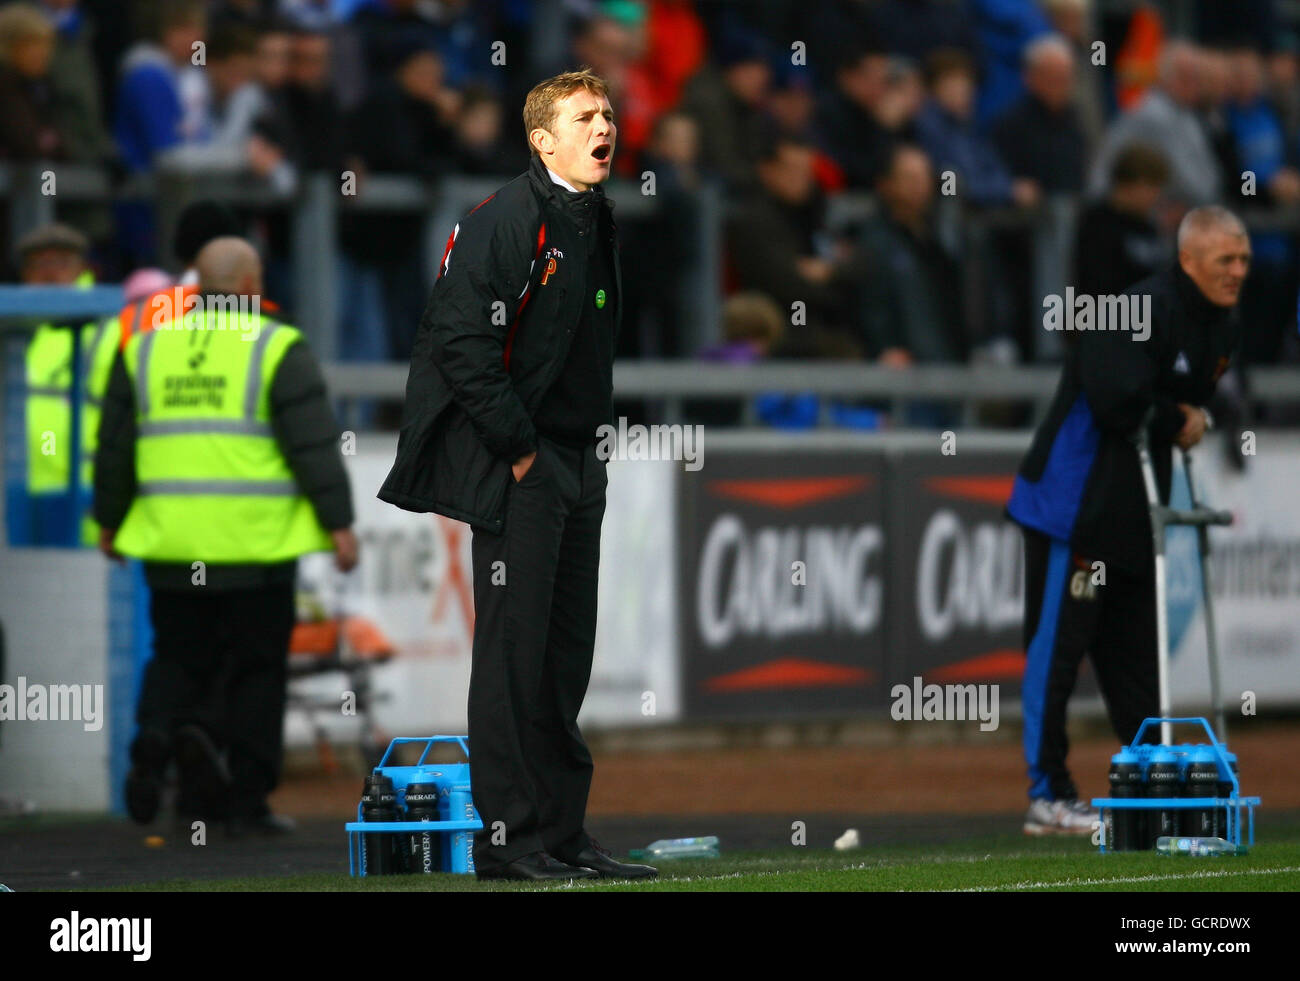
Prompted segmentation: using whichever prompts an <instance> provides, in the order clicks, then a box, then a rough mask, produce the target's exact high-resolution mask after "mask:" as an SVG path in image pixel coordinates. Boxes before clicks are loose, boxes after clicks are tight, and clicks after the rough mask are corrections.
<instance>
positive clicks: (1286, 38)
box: [1266, 31, 1300, 146]
mask: <svg viewBox="0 0 1300 981" xmlns="http://www.w3.org/2000/svg"><path fill="white" fill-rule="evenodd" d="M1275 43H1276V47H1275V48H1274V49H1273V50H1272V51H1270V52H1269V53H1268V55H1267V56H1266V57H1267V61H1268V68H1267V71H1268V92H1269V97H1270V98H1271V99H1272V101H1273V105H1274V107H1276V109H1277V113H1278V117H1279V118H1280V119H1281V121H1282V128H1283V130H1284V132H1285V133H1286V144H1287V146H1296V145H1297V144H1298V143H1300V57H1297V52H1298V51H1300V40H1298V39H1297V37H1296V35H1295V34H1294V33H1292V32H1289V31H1287V32H1282V33H1280V34H1279V35H1278V36H1277V38H1276V39H1275Z"/></svg>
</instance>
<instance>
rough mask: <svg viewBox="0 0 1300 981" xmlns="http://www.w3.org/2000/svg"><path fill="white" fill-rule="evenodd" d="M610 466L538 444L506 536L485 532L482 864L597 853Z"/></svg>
mask: <svg viewBox="0 0 1300 981" xmlns="http://www.w3.org/2000/svg"><path fill="white" fill-rule="evenodd" d="M607 483H608V478H607V477H606V473H605V463H604V461H602V460H599V459H597V457H596V450H595V447H594V445H593V446H588V447H586V448H584V449H573V448H570V447H567V446H562V445H560V444H559V443H555V442H552V441H551V440H549V439H546V438H545V437H541V438H540V439H539V445H538V450H537V457H536V459H535V460H534V461H533V463H532V466H531V467H529V469H528V472H527V473H526V474H524V477H523V480H521V481H519V482H517V483H515V482H513V481H512V483H511V485H510V488H509V490H508V491H507V498H506V519H505V525H504V527H503V529H502V531H501V533H500V534H493V533H491V532H487V531H483V530H481V529H477V528H476V529H475V530H474V533H473V534H474V538H473V546H472V552H473V557H474V608H475V622H474V657H473V667H472V669H471V672H470V681H469V749H470V761H471V762H470V772H471V784H472V787H473V794H474V806H475V807H477V808H478V813H479V817H480V818H482V820H483V830H482V831H480V832H478V833H476V835H475V837H474V864H475V867H476V868H477V869H478V870H480V871H485V870H488V869H492V868H495V867H497V866H500V865H504V864H505V863H507V862H511V861H513V860H514V859H516V858H519V857H521V856H523V855H527V854H529V853H531V852H536V851H547V852H550V853H551V854H553V855H556V856H557V857H563V856H564V855H565V854H571V853H573V852H576V851H579V850H581V849H582V848H583V847H585V846H586V844H587V838H586V833H585V831H584V830H583V821H584V816H585V814H586V810H587V793H588V791H589V790H590V788H591V773H592V762H591V753H590V752H588V750H587V744H586V743H585V742H584V741H583V739H582V733H581V732H579V731H578V710H579V709H580V708H581V707H582V700H583V697H584V696H585V695H586V693H587V682H588V679H589V678H590V676H591V658H592V649H593V646H594V644H595V639H596V586H597V575H598V571H599V564H600V526H601V521H602V519H603V518H604V515H605V488H606V485H607Z"/></svg>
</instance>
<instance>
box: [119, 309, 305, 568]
mask: <svg viewBox="0 0 1300 981" xmlns="http://www.w3.org/2000/svg"><path fill="white" fill-rule="evenodd" d="M235 318H239V320H238V329H235V327H234V326H233V325H234V322H235ZM251 320H252V318H250V317H249V316H248V315H247V314H238V313H233V312H231V313H224V312H222V313H218V314H217V315H216V316H215V318H214V317H213V316H208V317H206V318H205V317H204V316H203V315H202V314H200V313H198V312H194V313H191V314H188V315H186V316H185V317H183V318H181V319H179V320H177V321H173V322H171V323H169V324H166V325H162V326H159V327H155V328H154V329H153V330H150V331H147V332H145V333H143V334H139V335H136V336H134V337H132V338H131V340H130V341H129V342H128V344H127V348H126V351H125V354H124V359H125V363H126V367H127V373H128V375H129V376H130V378H131V383H132V386H133V390H134V392H135V396H136V413H137V423H138V442H137V444H136V478H137V482H138V483H137V493H136V498H135V500H134V501H133V502H132V504H131V509H130V511H129V512H128V514H127V517H126V520H125V521H124V522H123V523H122V528H121V529H120V530H119V532H118V535H117V538H116V540H115V545H116V547H117V549H118V550H119V551H121V552H122V553H123V554H125V555H133V556H136V557H138V558H142V559H147V560H153V561H159V562H184V563H187V564H190V563H193V562H197V561H202V562H215V563H235V562H238V563H253V562H280V561H286V560H288V559H292V558H296V557H297V556H299V555H302V554H304V553H306V552H313V551H322V550H325V549H328V548H329V547H330V540H329V536H328V534H327V533H326V532H325V530H324V529H323V528H321V526H320V523H319V522H318V521H317V520H316V516H315V512H314V511H313V509H312V507H311V503H310V502H309V501H308V500H307V498H306V497H305V496H303V494H302V493H301V492H300V491H299V490H298V488H297V485H296V483H295V481H294V478H293V473H292V471H291V470H290V469H289V465H288V463H287V462H286V461H285V459H284V456H283V454H281V452H280V449H279V446H278V445H277V443H276V441H275V436H274V433H273V431H272V427H271V421H270V405H269V392H270V385H271V381H272V379H274V377H275V372H276V369H277V368H278V367H279V364H280V361H281V359H282V358H283V357H284V354H285V352H286V351H288V349H289V348H290V347H291V346H292V345H293V344H294V343H295V342H296V341H297V340H298V339H299V338H300V337H301V336H302V335H301V334H300V333H299V332H298V331H297V330H296V329H294V328H293V327H289V326H286V325H283V324H277V323H275V322H274V321H270V320H266V319H265V318H261V317H258V318H257V320H256V323H251ZM250 327H251V329H255V330H256V334H255V335H253V336H252V338H251V339H249V336H248V335H249V333H250V331H249V329H248V328H250Z"/></svg>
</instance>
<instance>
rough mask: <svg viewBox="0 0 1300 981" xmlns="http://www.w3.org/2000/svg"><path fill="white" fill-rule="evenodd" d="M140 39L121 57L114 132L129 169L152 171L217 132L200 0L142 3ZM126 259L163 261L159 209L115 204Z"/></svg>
mask: <svg viewBox="0 0 1300 981" xmlns="http://www.w3.org/2000/svg"><path fill="white" fill-rule="evenodd" d="M133 10H134V13H135V17H136V28H137V35H136V36H137V37H140V38H142V40H140V41H139V42H137V43H136V44H134V45H132V46H131V47H130V48H128V49H127V51H126V53H125V54H124V55H123V56H122V64H121V70H120V73H119V78H118V86H117V100H116V109H115V118H114V122H113V136H114V138H115V139H116V141H117V146H118V150H119V151H120V152H121V159H122V163H123V164H124V165H125V167H126V169H127V170H128V171H129V172H131V173H146V172H149V171H151V170H153V168H154V166H155V164H156V163H157V158H158V156H159V155H160V154H161V153H163V152H165V151H167V150H171V149H173V148H175V147H180V146H187V145H193V144H197V143H201V142H204V141H206V140H208V139H210V138H211V136H212V119H211V89H210V87H209V84H208V76H207V72H206V71H205V70H204V69H203V68H200V67H198V66H199V63H201V62H202V61H203V60H204V59H205V57H206V49H205V45H206V39H207V17H206V12H205V10H206V8H205V6H204V4H203V3H201V2H200V0H170V2H164V0H136V4H135V7H134V8H133ZM114 210H115V213H116V215H117V224H118V237H119V243H120V245H121V249H122V252H123V260H124V262H125V263H126V264H127V265H128V267H131V266H138V265H150V264H153V263H154V262H155V261H156V260H157V259H158V254H157V243H156V233H155V229H154V216H153V206H152V204H151V203H149V202H145V201H124V202H121V203H119V204H117V205H116V206H115V209H114Z"/></svg>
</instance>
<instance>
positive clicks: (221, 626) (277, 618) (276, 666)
mask: <svg viewBox="0 0 1300 981" xmlns="http://www.w3.org/2000/svg"><path fill="white" fill-rule="evenodd" d="M149 614H150V619H151V620H152V621H153V631H154V640H153V651H154V655H153V658H152V660H150V662H149V664H148V666H147V667H146V668H145V672H144V682H143V684H142V685H141V689H140V702H139V705H138V706H137V708H136V721H137V722H138V723H139V725H140V729H141V730H145V729H153V730H157V731H159V732H162V733H164V734H166V735H168V736H170V735H171V734H173V733H174V732H175V730H176V728H177V727H178V726H182V725H186V724H191V723H192V724H197V725H200V726H202V727H203V728H204V729H205V730H206V731H207V732H208V733H209V735H211V736H212V738H213V740H214V742H216V743H217V745H219V746H220V745H224V746H226V747H227V748H228V764H229V767H230V777H231V782H232V785H233V786H232V788H231V799H230V801H229V807H230V810H231V812H232V813H233V814H237V815H246V816H253V815H257V814H259V813H263V812H264V810H265V801H266V795H267V794H269V793H270V792H271V791H272V790H273V789H274V788H275V786H276V784H278V783H279V782H280V770H281V766H282V763H283V749H284V746H283V743H284V705H285V683H286V675H287V672H288V655H289V636H290V634H291V633H292V632H293V624H294V619H295V611H294V599H293V586H292V585H278V586H271V585H268V586H260V587H258V588H257V589H230V590H212V591H206V589H205V587H201V586H195V587H193V588H192V589H189V590H170V589H151V590H150V596H149Z"/></svg>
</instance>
